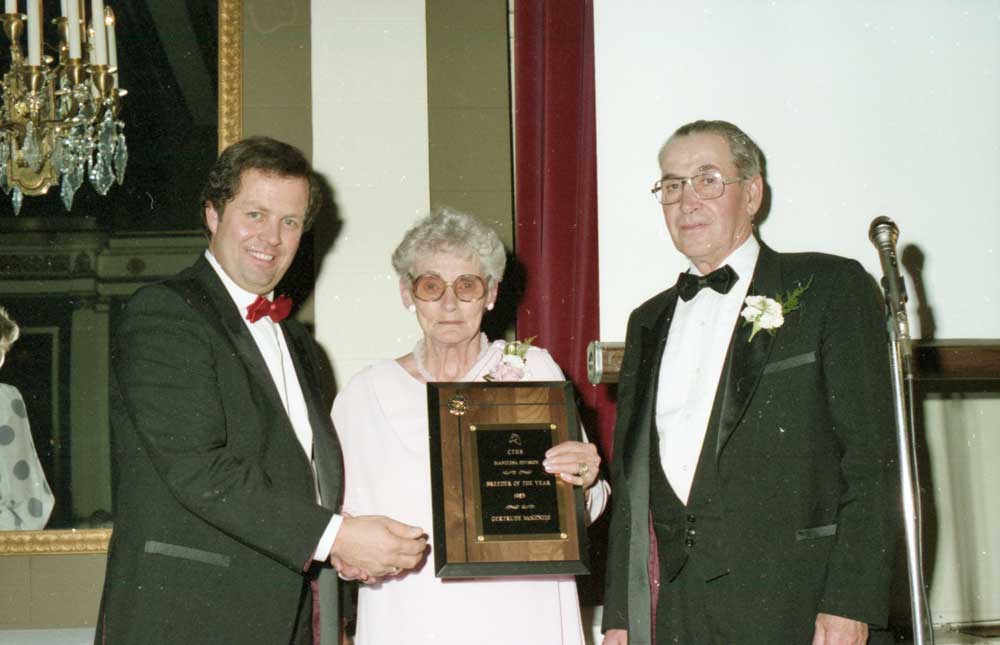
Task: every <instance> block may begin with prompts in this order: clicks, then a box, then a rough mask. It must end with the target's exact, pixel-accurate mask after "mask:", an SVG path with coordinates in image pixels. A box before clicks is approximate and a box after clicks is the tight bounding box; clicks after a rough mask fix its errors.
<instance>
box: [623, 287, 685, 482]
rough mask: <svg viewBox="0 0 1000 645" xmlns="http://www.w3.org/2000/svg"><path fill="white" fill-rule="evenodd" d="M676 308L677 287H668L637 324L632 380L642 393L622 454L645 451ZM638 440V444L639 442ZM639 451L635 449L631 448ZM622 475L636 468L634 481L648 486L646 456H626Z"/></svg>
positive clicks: (630, 477)
mask: <svg viewBox="0 0 1000 645" xmlns="http://www.w3.org/2000/svg"><path fill="white" fill-rule="evenodd" d="M676 308H677V291H676V289H670V290H668V291H667V292H666V293H665V294H664V301H663V306H662V308H661V309H660V310H659V312H658V315H655V316H651V317H650V319H649V321H648V322H644V323H642V324H641V325H640V328H639V330H640V333H641V336H640V339H639V347H640V349H639V352H640V354H639V356H640V359H639V368H638V370H637V371H636V378H637V379H638V380H639V382H638V383H636V384H635V386H636V391H637V392H641V393H642V398H641V399H640V400H639V401H638V402H637V403H638V407H637V408H635V409H634V416H633V417H632V423H630V424H629V426H630V427H629V443H628V446H627V447H626V454H629V455H633V454H639V455H645V454H646V450H644V449H642V448H641V446H649V432H651V430H652V428H653V414H654V407H655V402H656V390H657V384H658V382H659V374H660V362H661V361H662V359H663V347H664V345H666V343H667V334H668V333H669V331H670V321H671V320H673V317H674V310H675V309H676ZM640 444H641V445H640ZM636 449H638V450H639V452H638V453H636V452H635V450H636ZM625 467H626V476H627V477H628V478H629V481H633V475H634V474H636V473H635V471H636V469H639V470H640V471H643V472H645V473H646V476H645V477H642V478H640V479H642V480H643V481H641V482H639V483H638V485H639V486H642V487H644V490H648V488H649V479H648V469H649V459H648V458H640V459H628V460H627V461H626V462H625Z"/></svg>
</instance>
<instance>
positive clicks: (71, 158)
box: [0, 0, 128, 215]
mask: <svg viewBox="0 0 1000 645" xmlns="http://www.w3.org/2000/svg"><path fill="white" fill-rule="evenodd" d="M21 1H22V3H23V2H24V0H21ZM4 2H5V13H4V15H3V28H4V33H5V34H7V38H8V40H9V41H10V56H11V63H10V69H9V70H8V71H7V72H6V73H5V74H4V75H3V81H2V91H3V106H2V107H0V189H3V191H4V193H6V194H8V195H10V198H11V203H12V204H13V206H14V214H15V215H16V214H18V213H19V212H20V210H21V202H22V201H23V199H24V196H25V195H44V194H45V193H47V192H48V190H49V188H50V187H51V186H55V185H56V184H59V185H60V189H59V192H60V196H61V197H62V202H63V205H64V206H65V207H66V210H70V209H71V208H72V206H73V196H74V195H75V194H76V191H77V189H79V188H80V186H81V185H83V181H84V178H85V177H88V178H89V179H90V183H91V185H92V186H93V187H94V190H96V191H97V192H98V193H100V194H101V195H106V194H107V193H108V190H109V189H110V188H111V186H112V184H113V183H114V182H115V181H116V180H117V181H118V183H119V184H121V183H122V181H123V180H124V178H125V165H126V163H127V162H128V148H126V146H125V134H124V128H125V124H124V123H123V122H122V121H120V120H118V118H117V116H118V108H119V102H120V97H122V96H124V95H125V91H124V90H120V89H118V61H117V47H116V42H115V19H114V13H113V12H112V11H111V8H110V7H104V2H103V0H90V10H91V20H90V21H89V23H88V22H87V21H86V16H85V3H84V0H62V16H61V17H59V18H56V19H55V20H53V22H54V23H55V24H56V25H57V26H58V30H59V41H60V42H59V61H58V63H54V62H53V60H52V58H51V57H49V56H44V57H43V56H42V25H43V22H42V20H43V18H42V0H27V15H23V14H21V13H19V12H18V6H17V5H18V0H4ZM25 29H27V33H28V55H27V57H25V56H24V54H23V53H22V51H21V37H22V35H23V34H24V32H25ZM83 54H86V57H84V55H83Z"/></svg>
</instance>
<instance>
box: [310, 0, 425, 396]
mask: <svg viewBox="0 0 1000 645" xmlns="http://www.w3.org/2000/svg"><path fill="white" fill-rule="evenodd" d="M312 49H313V51H312V97H313V109H312V114H313V160H314V163H315V165H316V168H317V170H319V171H320V172H321V173H323V175H324V176H325V177H326V178H327V180H328V181H329V182H330V184H331V185H332V187H333V190H334V192H335V195H336V201H337V207H338V210H339V215H340V217H341V218H342V220H343V228H342V230H341V233H340V237H339V238H338V239H337V241H336V244H335V246H334V248H333V250H332V251H331V252H330V254H329V255H328V256H327V257H325V258H317V260H318V261H319V262H321V263H322V264H321V270H320V273H319V275H318V276H317V283H316V291H315V296H314V297H315V321H316V333H317V338H318V340H319V341H320V343H321V344H322V345H323V347H324V348H325V350H326V352H327V353H328V355H329V357H330V359H331V361H332V362H333V365H334V368H335V371H336V376H337V382H338V383H340V384H341V385H343V384H344V383H346V381H347V379H348V378H350V376H351V375H352V374H354V373H355V372H357V371H358V370H359V369H361V368H363V367H364V366H366V365H368V364H370V363H372V362H374V361H376V360H378V359H380V358H384V357H388V356H398V355H400V354H405V353H407V352H408V351H409V350H410V348H411V347H412V345H413V343H414V342H415V340H416V339H417V337H418V334H419V328H418V327H417V325H416V322H415V321H414V320H413V316H412V314H409V313H408V312H407V311H405V310H404V309H403V306H402V304H400V301H399V290H398V287H397V284H398V282H397V279H396V276H395V274H394V273H393V271H392V266H391V264H390V262H389V256H390V254H391V253H392V250H393V249H394V248H395V246H396V244H397V243H398V242H399V240H400V239H401V238H402V236H403V233H404V232H405V231H406V229H407V228H409V227H410V225H412V223H413V222H414V221H415V220H416V218H417V217H418V216H421V215H424V214H426V213H427V211H428V208H429V202H430V196H429V195H430V188H429V185H430V180H429V174H430V172H429V168H428V164H429V162H428V134H427V53H426V49H427V47H426V29H425V9H424V1H423V0H385V1H383V2H377V3H362V2H313V3H312Z"/></svg>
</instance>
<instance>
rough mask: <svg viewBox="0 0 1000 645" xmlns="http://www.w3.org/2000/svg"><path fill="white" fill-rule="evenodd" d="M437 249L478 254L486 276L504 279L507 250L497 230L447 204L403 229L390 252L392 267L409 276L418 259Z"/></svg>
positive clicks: (401, 274) (439, 250) (497, 279)
mask: <svg viewBox="0 0 1000 645" xmlns="http://www.w3.org/2000/svg"><path fill="white" fill-rule="evenodd" d="M439 252H446V253H457V254H459V255H468V256H469V257H478V258H479V264H480V266H482V268H483V271H484V272H485V273H486V276H487V277H488V278H491V279H492V280H493V281H494V282H500V281H501V280H502V279H503V270H504V267H505V266H506V265H507V252H506V251H505V250H504V247H503V242H501V241H500V238H499V236H497V234H496V231H494V230H493V229H492V228H490V227H489V226H486V225H485V224H483V223H482V222H480V221H479V220H478V219H476V218H475V217H473V216H472V215H469V214H468V213H462V212H460V211H456V210H452V209H450V208H441V209H439V210H437V211H435V212H434V213H431V214H430V215H428V216H427V217H425V218H423V219H421V220H420V221H418V222H417V223H416V224H415V225H414V226H413V228H411V229H410V230H408V231H407V232H406V235H404V236H403V241H402V242H400V243H399V246H397V247H396V250H395V251H393V253H392V268H393V269H395V270H396V273H397V274H398V275H399V277H401V278H402V277H404V276H410V275H411V274H412V271H413V267H414V266H415V265H416V264H417V263H418V262H419V261H420V260H422V259H425V258H427V257H428V256H430V255H433V254H435V253H439Z"/></svg>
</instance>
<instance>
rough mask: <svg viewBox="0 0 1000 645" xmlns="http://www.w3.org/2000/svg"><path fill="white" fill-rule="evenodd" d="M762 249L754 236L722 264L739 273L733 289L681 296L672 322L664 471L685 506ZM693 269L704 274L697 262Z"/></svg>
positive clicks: (660, 412) (661, 399) (662, 397)
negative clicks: (738, 322)
mask: <svg viewBox="0 0 1000 645" xmlns="http://www.w3.org/2000/svg"><path fill="white" fill-rule="evenodd" d="M759 252H760V245H759V244H758V243H757V240H756V239H754V237H753V236H750V237H749V238H748V239H747V241H746V242H744V243H743V244H742V245H740V247H739V248H738V249H736V250H735V251H733V252H732V253H731V254H730V255H729V257H728V258H726V259H725V260H724V261H723V262H722V263H721V264H719V266H720V267H721V266H724V265H726V264H728V265H729V266H731V267H732V268H733V270H734V271H736V275H737V276H738V277H739V279H738V280H737V282H736V284H735V285H733V288H732V289H730V291H729V293H727V294H721V293H718V292H717V291H715V290H713V289H711V288H704V289H702V290H701V291H699V292H698V295H696V296H695V297H694V298H692V299H691V300H689V301H687V302H685V301H684V300H683V299H681V298H680V297H678V299H677V309H676V310H675V311H674V317H673V320H671V322H670V332H669V333H668V334H667V344H666V347H664V349H663V358H662V360H661V362H660V374H659V381H658V383H657V390H656V431H657V433H658V435H659V439H660V463H661V464H662V465H663V472H664V474H665V475H666V476H667V481H668V482H669V483H670V486H671V488H673V489H674V492H675V493H676V494H677V497H678V498H679V499H680V500H681V502H683V503H684V504H687V501H688V496H689V495H690V493H691V482H692V480H693V479H694V474H695V469H696V468H697V466H698V457H699V456H700V454H701V447H702V444H703V443H704V441H705V433H706V431H707V429H708V419H709V417H710V416H711V414H712V405H713V403H714V402H715V392H716V390H717V389H718V386H719V377H720V376H721V374H722V368H723V366H724V364H725V362H726V353H727V350H728V349H729V341H730V339H731V337H732V334H733V327H734V325H735V324H736V319H737V317H738V316H739V314H740V310H741V308H742V305H743V300H744V299H745V298H746V295H747V290H748V289H749V288H750V279H751V278H752V277H753V270H754V266H755V265H756V264H757V255H758V253H759ZM689 272H691V273H694V274H696V275H701V272H700V271H698V269H697V268H696V267H695V266H694V265H693V264H692V265H691V267H690V269H689Z"/></svg>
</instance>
